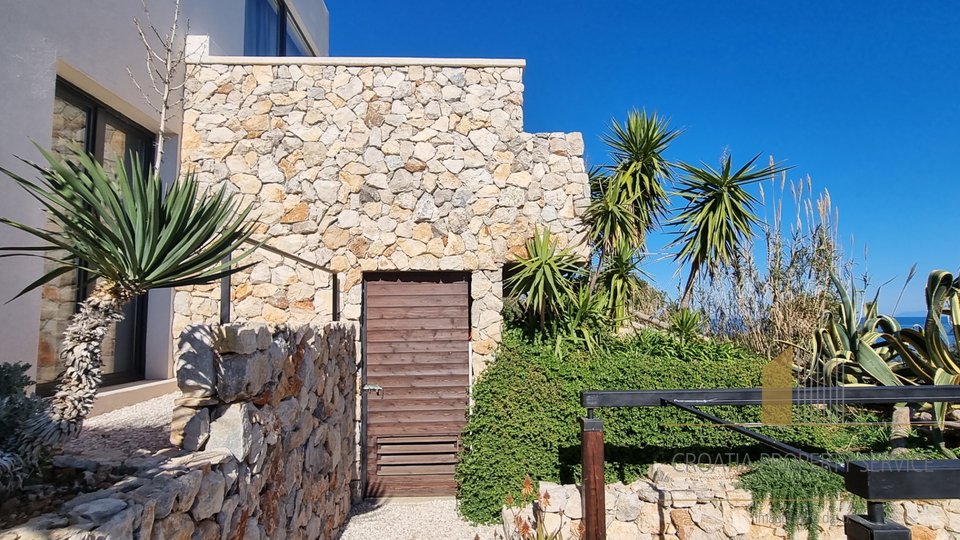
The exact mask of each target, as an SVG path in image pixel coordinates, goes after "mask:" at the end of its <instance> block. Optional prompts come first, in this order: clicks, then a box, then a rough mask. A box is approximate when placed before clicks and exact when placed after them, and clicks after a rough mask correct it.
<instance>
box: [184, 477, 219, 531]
mask: <svg viewBox="0 0 960 540" xmlns="http://www.w3.org/2000/svg"><path fill="white" fill-rule="evenodd" d="M225 484H226V482H225V481H224V478H223V475H222V474H220V472H219V471H211V472H210V473H209V474H207V475H205V476H204V477H203V480H201V481H200V491H199V492H197V500H196V501H194V503H193V507H191V508H190V515H192V516H193V519H194V520H195V521H202V520H205V519H207V518H209V517H211V516H213V515H214V514H216V513H218V512H220V510H221V509H222V508H223V497H224V494H225V487H226V486H225ZM214 525H216V524H214ZM217 533H218V534H219V530H218V531H217Z"/></svg>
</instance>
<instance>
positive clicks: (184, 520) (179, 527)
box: [150, 513, 196, 540]
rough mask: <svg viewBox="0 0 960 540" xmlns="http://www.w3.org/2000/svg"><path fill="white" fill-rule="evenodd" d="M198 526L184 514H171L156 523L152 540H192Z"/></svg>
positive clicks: (151, 536)
mask: <svg viewBox="0 0 960 540" xmlns="http://www.w3.org/2000/svg"><path fill="white" fill-rule="evenodd" d="M194 529H196V525H195V524H194V523H193V520H191V519H190V517H189V516H187V515H186V514H182V513H176V514H170V515H169V516H167V517H166V518H164V519H161V520H159V521H156V522H154V524H153V531H152V534H151V535H150V540H190V538H191V537H192V536H193V531H194Z"/></svg>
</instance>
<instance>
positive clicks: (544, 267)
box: [506, 229, 583, 332]
mask: <svg viewBox="0 0 960 540" xmlns="http://www.w3.org/2000/svg"><path fill="white" fill-rule="evenodd" d="M526 248H527V254H526V256H523V257H519V258H518V259H517V272H516V274H514V275H513V276H511V277H510V278H509V279H507V281H506V285H507V287H508V288H509V290H510V293H511V294H512V295H513V296H514V297H516V298H519V299H521V304H522V305H523V307H524V309H525V310H526V311H527V313H528V314H530V315H532V316H534V317H536V318H537V319H538V320H539V325H540V330H541V332H543V331H545V330H546V326H547V324H546V321H547V316H548V315H551V314H552V315H559V313H560V311H561V310H562V306H563V305H564V302H565V301H567V300H571V299H573V298H574V286H573V280H572V278H573V277H575V276H577V275H578V274H580V273H581V272H582V270H583V269H582V266H581V263H580V261H579V260H578V259H577V257H575V256H574V255H572V254H571V253H570V248H567V249H563V250H558V249H557V244H556V242H555V241H554V240H553V239H552V238H551V236H550V230H549V229H544V230H543V231H540V230H535V231H534V234H533V236H532V237H531V238H528V239H527V242H526Z"/></svg>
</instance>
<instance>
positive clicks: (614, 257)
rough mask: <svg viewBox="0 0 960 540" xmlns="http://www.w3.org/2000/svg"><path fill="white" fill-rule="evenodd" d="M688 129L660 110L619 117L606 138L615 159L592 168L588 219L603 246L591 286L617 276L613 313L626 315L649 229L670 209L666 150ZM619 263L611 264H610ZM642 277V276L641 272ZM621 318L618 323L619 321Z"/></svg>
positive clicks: (612, 292) (597, 242)
mask: <svg viewBox="0 0 960 540" xmlns="http://www.w3.org/2000/svg"><path fill="white" fill-rule="evenodd" d="M681 133H683V130H679V129H670V127H669V120H667V119H665V118H663V117H660V116H658V115H657V113H656V112H654V113H652V114H647V112H646V111H640V112H638V111H636V110H634V111H632V112H630V113H628V114H627V121H626V123H625V124H623V125H620V124H619V123H618V122H617V121H616V120H613V124H612V125H611V126H610V133H609V134H607V135H604V136H603V137H601V140H602V141H603V142H604V143H605V144H606V145H607V146H608V147H609V148H610V157H611V158H612V160H613V164H612V165H606V166H603V167H598V168H595V169H593V170H591V171H590V186H591V192H592V193H591V203H590V206H589V207H588V208H587V212H586V220H587V222H588V223H589V224H590V238H591V241H592V242H593V245H594V247H595V249H596V252H597V259H598V260H597V269H596V271H595V272H594V273H593V275H592V276H591V278H590V290H591V291H593V290H594V289H595V288H596V284H597V280H598V279H601V280H603V281H610V280H611V279H613V278H615V277H616V276H620V277H621V278H623V279H625V280H627V281H624V280H618V279H613V281H612V282H611V283H606V285H611V284H616V285H618V286H616V287H614V288H612V289H609V291H608V293H609V294H608V302H609V306H610V308H611V316H612V317H613V318H614V319H616V320H619V321H621V322H622V321H623V320H624V319H625V314H626V310H627V309H628V307H629V305H630V304H631V303H632V299H633V297H632V296H630V295H631V294H633V293H634V292H636V290H637V287H633V286H620V285H624V284H628V285H629V284H631V283H634V282H635V281H636V280H631V279H630V278H629V276H627V275H626V274H628V273H629V272H630V271H631V269H632V270H637V269H638V263H639V261H641V260H642V258H643V256H642V253H643V251H644V248H645V246H646V238H647V235H648V234H649V233H650V232H651V231H652V230H654V229H655V228H656V227H658V226H659V223H660V220H661V219H662V218H663V217H664V215H665V214H666V212H667V210H668V203H669V197H668V194H667V189H666V186H667V185H669V184H670V183H671V182H672V180H673V174H672V169H671V165H670V163H669V162H668V161H667V159H666V158H665V157H664V152H666V150H667V148H669V146H670V143H671V142H672V141H673V140H674V139H675V138H677V137H678V136H679V135H680V134H681ZM611 264H612V265H614V266H615V268H614V269H612V272H611V269H608V268H607V267H608V266H610V265H611ZM637 280H639V278H637ZM619 324H620V323H618V325H619Z"/></svg>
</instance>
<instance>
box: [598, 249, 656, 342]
mask: <svg viewBox="0 0 960 540" xmlns="http://www.w3.org/2000/svg"><path fill="white" fill-rule="evenodd" d="M642 264H643V256H642V255H641V254H640V253H639V251H638V250H635V249H631V248H630V246H627V245H620V246H618V247H617V249H616V250H615V251H613V253H611V255H610V257H609V258H608V259H607V264H606V266H605V267H604V268H603V269H602V270H599V284H600V290H601V291H603V292H605V296H606V298H605V299H604V300H605V303H606V307H607V313H608V314H609V316H610V318H611V319H612V320H613V321H616V324H617V326H619V324H620V323H621V322H622V321H626V320H628V319H629V318H630V312H631V311H632V308H634V307H635V306H636V305H637V304H639V303H640V301H641V299H643V298H644V297H645V296H646V295H647V287H648V285H647V282H646V281H644V279H643V276H648V277H649V274H647V273H646V272H645V271H644V270H643V269H642V268H641V265H642Z"/></svg>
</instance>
